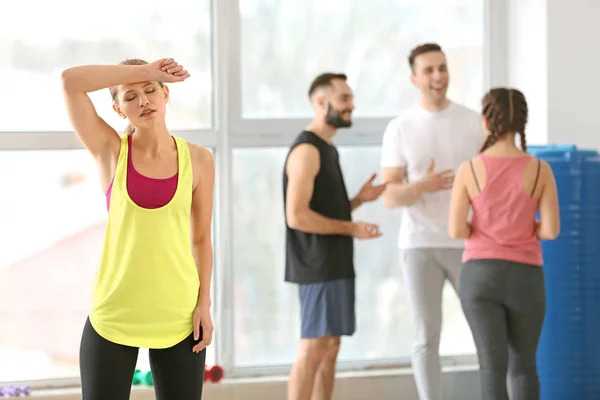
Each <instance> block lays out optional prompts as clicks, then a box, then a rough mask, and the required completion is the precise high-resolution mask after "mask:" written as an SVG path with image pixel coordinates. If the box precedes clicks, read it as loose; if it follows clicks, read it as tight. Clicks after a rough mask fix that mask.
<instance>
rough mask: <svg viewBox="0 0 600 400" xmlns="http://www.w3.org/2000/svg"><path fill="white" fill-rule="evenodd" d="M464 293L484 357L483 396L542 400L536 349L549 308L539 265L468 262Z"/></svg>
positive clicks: (462, 279)
mask: <svg viewBox="0 0 600 400" xmlns="http://www.w3.org/2000/svg"><path fill="white" fill-rule="evenodd" d="M459 295H460V300H461V303H462V308H463V310H464V313H465V317H466V319H467V321H468V323H469V326H470V327H471V332H472V333H473V339H474V340H475V345H476V347H477V353H478V354H477V356H478V358H479V366H480V376H481V388H482V395H483V397H482V400H508V399H509V396H508V390H507V385H506V381H507V380H506V377H507V373H508V377H509V386H510V389H511V396H510V399H511V400H538V399H539V398H540V383H539V379H538V374H537V366H536V352H537V347H538V342H539V339H540V334H541V331H542V324H543V322H544V316H545V313H546V296H545V289H544V275H543V273H542V269H541V268H540V267H537V266H532V265H526V264H519V263H514V262H510V261H504V260H472V261H468V262H467V263H465V264H464V266H463V270H462V272H461V277H460V283H459Z"/></svg>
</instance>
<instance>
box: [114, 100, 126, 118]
mask: <svg viewBox="0 0 600 400" xmlns="http://www.w3.org/2000/svg"><path fill="white" fill-rule="evenodd" d="M112 107H113V110H115V112H116V113H117V114H119V117H121V118H123V119H125V118H127V115H125V114H123V112H122V111H121V107H119V106H118V105H116V104H115V103H113V105H112Z"/></svg>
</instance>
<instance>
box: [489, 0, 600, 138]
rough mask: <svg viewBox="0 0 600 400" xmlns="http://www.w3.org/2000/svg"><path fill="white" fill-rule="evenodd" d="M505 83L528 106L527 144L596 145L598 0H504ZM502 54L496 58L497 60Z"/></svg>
mask: <svg viewBox="0 0 600 400" xmlns="http://www.w3.org/2000/svg"><path fill="white" fill-rule="evenodd" d="M506 4H507V10H506V12H507V24H506V49H507V56H506V68H507V70H506V78H507V82H505V84H507V85H510V86H514V87H516V88H518V89H521V90H522V91H523V92H524V94H525V96H526V97H527V100H528V103H529V107H530V124H529V129H528V132H527V136H528V139H529V142H530V143H546V142H548V143H575V144H577V145H578V146H581V147H591V148H595V149H600V135H598V132H599V131H600V110H599V109H598V95H599V93H600V79H598V73H597V70H598V64H599V62H600V56H598V52H597V44H598V37H600V25H597V24H596V19H597V17H598V15H600V2H599V1H595V0H569V1H567V0H507V3H506ZM500 58H501V57H498V58H497V59H496V61H497V62H501V61H500Z"/></svg>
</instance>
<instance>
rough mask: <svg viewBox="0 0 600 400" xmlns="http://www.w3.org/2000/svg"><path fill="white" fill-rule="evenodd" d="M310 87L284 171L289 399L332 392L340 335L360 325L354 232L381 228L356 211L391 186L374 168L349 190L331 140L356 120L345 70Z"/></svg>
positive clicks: (372, 233) (366, 235)
mask: <svg viewBox="0 0 600 400" xmlns="http://www.w3.org/2000/svg"><path fill="white" fill-rule="evenodd" d="M308 94H309V98H310V100H311V103H312V105H313V108H314V111H315V118H314V120H313V121H312V122H311V124H310V125H309V126H308V127H307V128H306V130H304V131H302V132H301V133H300V134H299V135H298V137H297V138H296V140H295V141H294V142H293V144H292V146H291V148H290V151H289V153H288V156H287V158H286V162H285V168H284V174H283V197H284V209H285V219H286V261H285V281H286V282H291V283H296V284H298V286H299V296H300V320H301V338H302V339H301V341H300V347H299V351H298V359H297V360H296V362H295V363H294V366H293V368H292V372H291V376H290V382H289V387H288V400H310V399H311V397H312V398H322V399H331V395H332V392H333V381H334V376H335V375H334V372H335V364H336V359H337V354H338V350H339V346H340V338H341V336H350V335H352V334H354V330H355V313H354V299H355V287H354V277H355V274H354V260H353V258H354V243H353V240H354V239H353V238H355V237H356V238H359V239H371V238H376V237H379V236H381V233H380V232H379V227H378V226H377V225H375V224H370V223H366V222H353V221H352V216H351V213H352V211H353V210H354V209H356V208H357V207H358V206H360V205H361V204H362V203H364V202H368V201H374V200H376V199H378V198H379V196H380V195H381V193H382V192H383V190H384V188H385V186H384V185H377V186H374V185H373V181H374V179H375V175H373V176H372V177H371V179H369V181H368V182H367V183H366V184H365V185H364V186H363V187H362V188H361V191H360V193H359V194H358V195H357V196H355V197H354V198H352V199H349V198H348V193H347V192H346V185H345V182H344V177H343V175H342V170H341V168H340V163H339V154H338V151H337V150H336V148H335V146H334V145H333V144H332V140H331V139H332V138H333V136H334V135H335V133H336V131H337V129H338V128H347V127H350V126H351V125H352V118H351V117H352V111H353V110H354V104H353V96H352V91H351V90H350V87H349V86H348V84H347V83H346V76H345V75H343V74H333V73H325V74H322V75H319V76H318V77H317V78H316V79H315V80H314V81H313V83H312V85H311V87H310V89H309V93H308Z"/></svg>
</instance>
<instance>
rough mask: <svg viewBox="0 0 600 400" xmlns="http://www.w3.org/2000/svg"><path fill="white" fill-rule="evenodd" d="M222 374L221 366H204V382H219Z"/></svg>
mask: <svg viewBox="0 0 600 400" xmlns="http://www.w3.org/2000/svg"><path fill="white" fill-rule="evenodd" d="M223 375H224V371H223V368H221V367H220V366H219V365H213V366H211V367H208V366H205V367H204V382H207V381H211V382H215V383H216V382H219V381H220V380H221V379H222V378H223Z"/></svg>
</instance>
